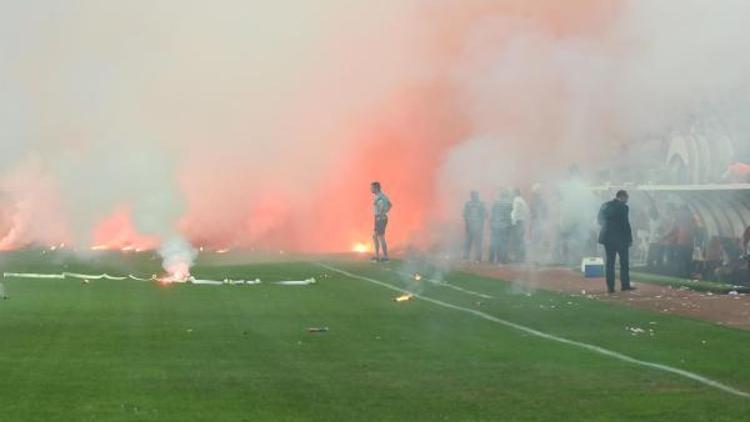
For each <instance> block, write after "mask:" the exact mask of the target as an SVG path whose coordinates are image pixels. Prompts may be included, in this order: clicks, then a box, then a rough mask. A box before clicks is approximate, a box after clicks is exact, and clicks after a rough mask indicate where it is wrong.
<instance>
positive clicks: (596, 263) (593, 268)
mask: <svg viewBox="0 0 750 422" xmlns="http://www.w3.org/2000/svg"><path fill="white" fill-rule="evenodd" d="M581 272H582V273H583V275H584V276H585V277H586V278H600V277H604V258H598V257H586V258H583V261H581Z"/></svg>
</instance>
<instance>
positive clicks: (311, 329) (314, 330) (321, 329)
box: [307, 327, 329, 334]
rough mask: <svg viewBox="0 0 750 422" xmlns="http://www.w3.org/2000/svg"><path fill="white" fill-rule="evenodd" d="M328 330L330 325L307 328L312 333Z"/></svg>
mask: <svg viewBox="0 0 750 422" xmlns="http://www.w3.org/2000/svg"><path fill="white" fill-rule="evenodd" d="M328 331H329V329H328V327H310V328H308V329H307V332H308V333H310V334H317V333H327V332H328Z"/></svg>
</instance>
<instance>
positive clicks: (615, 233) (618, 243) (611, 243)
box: [597, 190, 635, 293]
mask: <svg viewBox="0 0 750 422" xmlns="http://www.w3.org/2000/svg"><path fill="white" fill-rule="evenodd" d="M627 203H628V193H627V192H625V191H624V190H621V191H618V192H617V194H616V195H615V199H613V200H611V201H609V202H605V203H604V204H603V205H602V206H601V208H600V209H599V216H598V217H597V220H598V222H599V226H600V227H601V231H600V232H599V243H601V244H602V245H604V250H605V253H606V277H607V291H608V292H609V293H614V292H615V259H616V257H617V256H619V257H620V284H621V287H622V291H627V290H635V288H634V287H632V286H631V285H630V258H629V254H628V252H629V249H630V247H631V246H633V231H632V230H631V228H630V220H629V217H628V213H629V212H630V208H628V205H627Z"/></svg>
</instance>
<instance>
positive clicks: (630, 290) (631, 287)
mask: <svg viewBox="0 0 750 422" xmlns="http://www.w3.org/2000/svg"><path fill="white" fill-rule="evenodd" d="M633 290H638V289H636V288H635V287H633V286H628V287H623V288H622V291H623V292H632V291H633Z"/></svg>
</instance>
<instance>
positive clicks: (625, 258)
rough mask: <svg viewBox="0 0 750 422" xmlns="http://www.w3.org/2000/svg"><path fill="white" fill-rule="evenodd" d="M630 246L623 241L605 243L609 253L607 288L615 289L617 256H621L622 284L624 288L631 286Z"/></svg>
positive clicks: (606, 250)
mask: <svg viewBox="0 0 750 422" xmlns="http://www.w3.org/2000/svg"><path fill="white" fill-rule="evenodd" d="M629 249H630V248H629V247H628V245H626V244H621V243H605V244H604V251H605V252H606V255H607V260H606V262H605V265H606V276H607V290H609V291H610V292H614V291H615V258H616V257H617V256H618V255H619V256H620V285H621V286H622V288H623V289H625V290H627V289H629V288H630V255H629Z"/></svg>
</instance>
